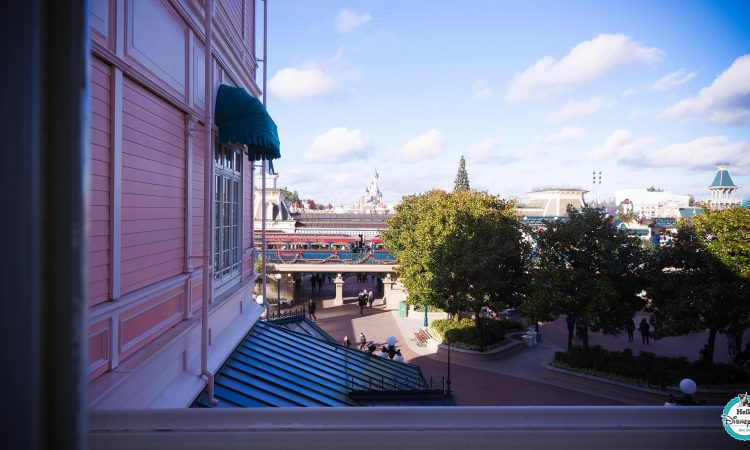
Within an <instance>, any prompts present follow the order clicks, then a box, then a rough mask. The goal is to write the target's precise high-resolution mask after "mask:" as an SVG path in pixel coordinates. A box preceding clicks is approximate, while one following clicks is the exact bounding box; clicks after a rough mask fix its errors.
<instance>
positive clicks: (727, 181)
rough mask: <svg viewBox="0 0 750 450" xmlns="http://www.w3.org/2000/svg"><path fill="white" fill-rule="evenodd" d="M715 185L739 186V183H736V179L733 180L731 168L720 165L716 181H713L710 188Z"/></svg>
mask: <svg viewBox="0 0 750 450" xmlns="http://www.w3.org/2000/svg"><path fill="white" fill-rule="evenodd" d="M713 187H737V185H736V184H734V181H732V177H731V176H730V175H729V170H727V169H726V168H724V167H720V168H719V170H718V171H717V172H716V176H715V177H714V182H713V183H711V186H709V188H713Z"/></svg>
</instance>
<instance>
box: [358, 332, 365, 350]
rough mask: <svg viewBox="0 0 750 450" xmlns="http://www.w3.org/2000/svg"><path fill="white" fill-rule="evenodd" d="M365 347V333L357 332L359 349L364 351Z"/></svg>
mask: <svg viewBox="0 0 750 450" xmlns="http://www.w3.org/2000/svg"><path fill="white" fill-rule="evenodd" d="M366 348H367V338H366V337H365V333H359V349H360V350H362V351H364V349H366Z"/></svg>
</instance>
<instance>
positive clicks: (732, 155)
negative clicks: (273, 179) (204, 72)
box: [258, 0, 750, 206]
mask: <svg viewBox="0 0 750 450" xmlns="http://www.w3.org/2000/svg"><path fill="white" fill-rule="evenodd" d="M259 5H262V4H261V3H259ZM258 16H259V18H262V10H259V12H258ZM260 39H262V34H260V33H259V45H258V48H260V49H262V41H260ZM259 57H262V51H261V52H259ZM267 59H268V62H269V63H268V80H267V82H268V98H267V103H268V106H267V107H268V110H269V113H270V114H271V116H272V117H273V119H274V120H275V122H276V124H277V125H278V129H279V137H280V139H281V155H282V157H281V159H280V160H278V161H276V162H275V163H274V166H275V169H276V170H277V172H278V173H279V184H280V185H281V186H286V187H287V188H289V189H291V190H296V191H298V193H299V195H300V197H302V198H313V199H315V200H316V201H317V202H318V203H329V202H330V203H332V204H333V205H335V206H338V205H348V204H352V203H354V202H355V201H356V200H357V199H358V198H359V196H360V195H362V194H363V193H364V191H365V189H366V187H367V185H368V183H369V180H370V179H371V177H372V174H373V173H374V171H375V170H376V169H377V171H378V173H379V175H380V186H381V189H382V191H383V195H384V198H385V199H386V200H387V201H389V202H395V201H397V200H398V199H400V198H401V196H403V195H408V194H414V193H419V192H424V191H427V190H429V189H432V188H442V189H447V190H450V189H452V188H453V182H454V179H455V176H456V170H457V167H458V161H459V159H460V157H461V154H464V156H465V158H466V169H467V172H468V175H469V181H470V184H471V187H472V188H474V189H480V190H487V191H489V192H491V193H493V194H499V195H502V196H504V197H517V198H521V199H523V198H524V197H525V196H526V193H527V192H528V191H530V190H533V189H538V188H542V187H548V186H566V187H568V186H577V187H582V188H584V189H588V190H591V191H592V193H590V194H588V195H587V200H593V185H592V172H593V171H596V172H597V173H598V172H600V171H601V173H602V177H601V178H602V181H601V185H600V187H599V188H598V189H599V198H600V199H607V198H609V197H613V196H614V192H615V190H617V189H631V188H647V187H649V186H656V187H658V188H662V189H664V190H667V191H672V192H675V193H678V194H692V195H694V196H695V198H696V199H699V200H700V199H704V198H707V197H708V196H709V192H708V190H707V186H708V185H709V184H710V183H711V181H712V179H713V176H714V174H715V171H716V163H717V162H727V163H730V164H731V166H730V170H731V173H732V176H733V178H734V181H735V183H736V184H737V185H739V186H744V188H743V189H741V190H739V191H738V194H739V196H740V197H742V198H748V197H750V2H748V1H740V2H708V1H694V0H692V1H691V0H683V1H669V0H663V1H658V2H655V1H635V0H629V1H621V2H613V1H565V2H563V1H523V2H520V1H476V0H475V1H441V0H432V1H427V0H400V1H391V2H386V1H333V0H330V1H328V0H320V1H314V2H313V1H305V0H279V1H273V0H271V1H269V3H268V58H267ZM261 83H262V81H261V72H260V71H259V72H258V84H259V85H261Z"/></svg>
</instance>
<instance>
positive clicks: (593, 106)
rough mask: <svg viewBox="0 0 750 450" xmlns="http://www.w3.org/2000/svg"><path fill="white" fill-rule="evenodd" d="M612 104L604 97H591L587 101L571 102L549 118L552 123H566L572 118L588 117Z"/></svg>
mask: <svg viewBox="0 0 750 450" xmlns="http://www.w3.org/2000/svg"><path fill="white" fill-rule="evenodd" d="M613 105H614V102H613V101H611V100H607V99H606V98H604V97H591V98H590V99H588V100H579V101H576V100H571V101H569V102H568V103H566V104H565V106H563V107H562V108H561V109H560V110H559V111H557V112H555V113H554V114H552V115H551V116H550V120H552V121H553V122H566V121H568V120H570V119H572V118H576V117H585V116H590V115H592V114H595V113H597V112H599V110H601V109H602V108H605V107H611V106H613Z"/></svg>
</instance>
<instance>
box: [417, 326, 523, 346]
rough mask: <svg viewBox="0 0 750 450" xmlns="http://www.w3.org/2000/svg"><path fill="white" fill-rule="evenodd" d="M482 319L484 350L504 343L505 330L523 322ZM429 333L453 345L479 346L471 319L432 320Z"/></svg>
mask: <svg viewBox="0 0 750 450" xmlns="http://www.w3.org/2000/svg"><path fill="white" fill-rule="evenodd" d="M482 321H483V328H484V329H483V333H482V334H483V335H484V350H485V351H487V350H491V349H493V348H496V347H499V346H501V345H503V344H505V343H506V342H507V339H505V333H506V332H507V331H510V330H518V329H523V324H521V323H520V322H517V321H514V320H503V319H489V318H485V319H482ZM430 334H432V335H433V337H435V338H436V339H438V340H439V341H441V342H443V343H446V342H450V343H451V345H452V346H454V347H458V348H463V349H467V350H476V351H479V349H480V348H481V346H480V345H479V338H480V333H479V329H477V324H476V322H475V321H474V320H472V319H461V320H452V319H441V320H433V321H432V324H431V325H430Z"/></svg>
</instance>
